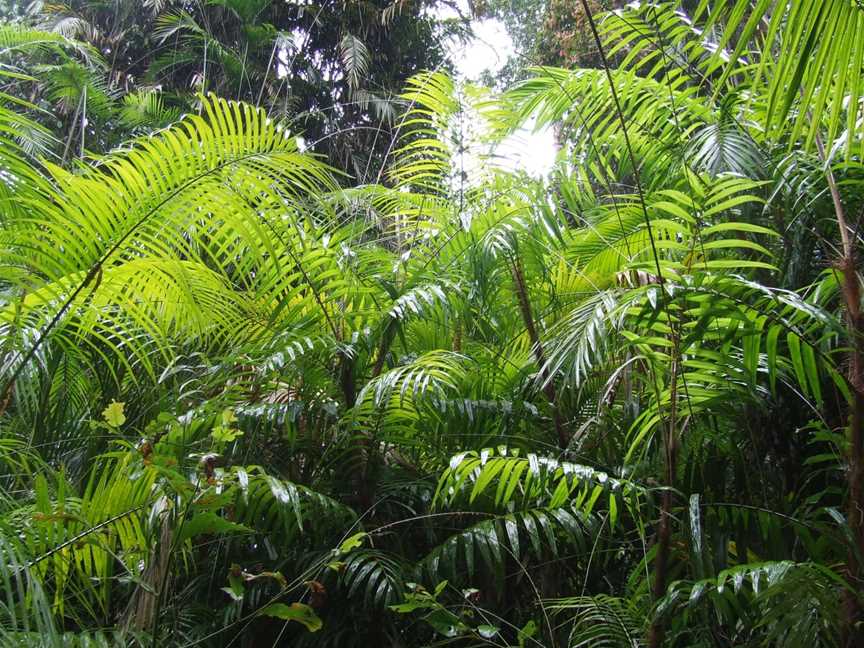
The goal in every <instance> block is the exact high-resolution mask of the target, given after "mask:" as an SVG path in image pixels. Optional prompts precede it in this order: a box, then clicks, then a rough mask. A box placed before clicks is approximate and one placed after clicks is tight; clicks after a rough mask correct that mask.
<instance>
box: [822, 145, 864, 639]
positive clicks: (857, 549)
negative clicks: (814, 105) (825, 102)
mask: <svg viewBox="0 0 864 648" xmlns="http://www.w3.org/2000/svg"><path fill="white" fill-rule="evenodd" d="M816 150H817V151H818V152H819V159H820V160H821V161H822V163H823V164H824V165H825V179H826V180H827V181H828V189H830V191H831V200H832V202H833V203H834V216H835V218H836V219H837V227H838V229H839V230H840V242H841V245H842V252H843V256H842V258H841V259H840V261H839V262H838V264H837V267H838V269H839V270H840V271H841V272H842V273H843V277H842V286H841V289H842V292H843V302H844V305H845V306H846V331H847V335H848V338H849V349H850V351H849V356H850V357H849V370H848V373H847V375H846V379H847V381H848V382H849V385H850V386H851V388H852V407H851V409H850V411H849V457H848V462H849V465H848V469H847V475H846V479H847V485H848V487H849V495H848V500H847V508H846V511H847V517H848V523H849V533H850V535H851V540H852V544H851V545H850V546H849V550H848V552H847V558H846V578H847V580H848V582H849V586H850V589H851V591H850V590H846V589H844V590H843V619H842V621H843V623H842V637H841V643H842V645H843V646H845V647H846V648H859V647H864V609H862V606H861V600H860V598H859V596H860V595H859V592H862V591H864V564H862V558H861V557H862V556H864V429H862V428H864V318H862V315H861V284H860V282H859V281H858V267H857V263H856V255H855V241H854V238H853V236H852V230H851V229H850V227H849V223H848V222H847V221H846V211H845V209H844V208H843V200H842V198H841V196H840V190H839V188H838V187H837V182H836V181H835V179H834V172H833V171H832V170H831V165H830V161H829V160H828V157H827V155H826V154H825V146H824V145H823V144H822V139H821V138H820V137H818V136H817V137H816Z"/></svg>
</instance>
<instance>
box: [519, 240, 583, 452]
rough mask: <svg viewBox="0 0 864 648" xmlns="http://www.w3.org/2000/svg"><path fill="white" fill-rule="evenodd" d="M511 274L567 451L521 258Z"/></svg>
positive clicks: (559, 437) (565, 434)
mask: <svg viewBox="0 0 864 648" xmlns="http://www.w3.org/2000/svg"><path fill="white" fill-rule="evenodd" d="M511 272H512V273H513V284H514V286H515V288H516V299H517V300H518V301H519V311H520V312H521V313H522V322H523V323H524V324H525V329H526V330H527V331H528V337H529V339H530V340H531V347H532V349H533V350H534V361H535V362H536V363H537V366H538V368H539V369H540V378H541V379H542V380H543V393H544V394H545V395H546V398H547V400H548V401H549V404H550V405H551V406H552V421H553V422H554V425H555V434H556V435H557V437H558V447H559V448H561V449H562V450H565V449H566V448H567V445H568V443H569V439H568V437H567V431H566V430H565V428H564V422H563V420H562V419H561V412H559V411H558V400H557V394H556V393H555V385H554V384H552V381H551V380H549V373H548V371H547V370H546V355H545V354H544V353H543V345H542V344H541V342H540V336H539V335H538V334H537V327H536V326H535V324H534V315H533V314H532V312H531V302H530V301H529V300H528V288H527V286H526V285H525V275H524V274H523V272H522V267H521V266H520V264H519V258H518V257H516V256H515V255H514V257H513V259H512V263H511Z"/></svg>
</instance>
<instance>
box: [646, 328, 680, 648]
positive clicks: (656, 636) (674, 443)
mask: <svg viewBox="0 0 864 648" xmlns="http://www.w3.org/2000/svg"><path fill="white" fill-rule="evenodd" d="M677 421H678V341H677V337H676V339H675V341H674V345H673V356H672V382H671V383H670V386H669V419H668V421H667V425H666V427H665V431H664V434H663V452H664V464H665V466H664V467H665V473H666V474H665V480H664V481H665V484H664V486H665V489H664V490H663V497H662V499H661V502H660V525H659V527H658V529H657V554H656V555H655V557H654V583H653V584H652V588H651V593H652V595H653V597H654V600H655V601H659V600H660V599H661V598H662V597H663V595H664V594H666V586H667V585H668V580H669V579H668V571H669V553H670V551H669V550H670V547H671V546H672V486H673V485H674V484H675V471H676V468H677V463H678V422H677ZM665 635H666V628H665V625H664V624H663V622H662V621H659V620H655V621H654V622H652V623H651V628H650V629H649V631H648V646H649V648H660V646H662V645H663V638H664V636H665Z"/></svg>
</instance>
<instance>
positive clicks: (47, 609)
mask: <svg viewBox="0 0 864 648" xmlns="http://www.w3.org/2000/svg"><path fill="white" fill-rule="evenodd" d="M681 4H682V6H680V7H679V6H678V4H677V3H656V4H655V3H642V4H640V5H634V6H629V7H628V8H626V9H623V10H619V11H616V12H614V13H608V14H604V15H597V16H594V17H593V18H594V19H593V21H591V22H592V27H593V23H595V22H596V26H597V30H598V33H597V37H598V39H599V40H598V41H597V46H598V48H600V47H601V43H602V48H601V49H600V50H599V51H600V52H602V57H601V58H602V59H603V60H605V61H606V62H607V63H606V64H607V66H608V67H606V68H599V69H581V70H565V69H557V68H534V69H531V70H530V71H528V72H527V76H526V78H525V80H524V81H522V82H520V83H518V84H516V85H515V86H514V87H512V88H511V89H509V90H508V91H506V92H504V93H503V94H493V93H491V92H490V91H488V90H485V89H482V88H478V87H474V86H471V85H469V84H465V83H461V82H455V81H453V80H451V79H450V78H448V76H446V75H445V74H443V73H440V72H428V73H423V74H420V75H417V76H415V77H413V78H412V80H411V81H410V82H409V84H408V87H407V88H406V90H405V93H404V94H403V95H402V97H401V98H400V101H399V104H398V105H399V107H400V111H401V112H400V115H399V117H398V118H397V121H396V128H395V132H396V134H397V136H396V138H395V139H394V141H393V142H392V143H391V146H390V147H389V149H388V150H387V155H386V160H385V161H384V167H383V168H382V169H381V173H380V174H379V175H378V181H377V182H376V183H374V184H356V183H353V182H351V181H350V178H349V179H347V180H346V177H345V176H344V175H342V174H341V173H340V171H339V170H337V169H334V168H331V167H330V166H328V165H327V164H325V163H324V161H323V160H322V159H321V158H320V157H317V156H316V155H315V154H314V153H312V152H310V151H305V150H301V148H300V147H299V146H298V141H297V138H296V133H295V132H293V130H292V129H291V126H290V125H288V124H283V123H281V122H280V121H279V120H278V119H273V118H270V117H268V115H267V113H266V111H265V110H263V109H261V108H256V107H255V106H254V105H252V104H248V103H237V102H233V101H228V100H227V99H222V98H217V97H216V96H214V95H206V96H205V95H200V96H199V97H198V99H197V101H198V108H199V109H198V110H197V111H196V112H195V113H194V114H190V115H186V116H183V117H182V118H179V116H178V119H177V120H176V121H174V123H172V124H171V125H169V126H167V127H164V128H160V129H159V130H154V131H153V132H152V133H150V134H147V135H143V136H141V137H138V138H137V139H132V140H130V141H129V142H127V143H126V144H124V145H122V146H120V147H119V148H116V149H114V150H112V151H111V152H109V153H107V154H104V155H95V154H94V155H92V156H84V157H83V158H82V159H80V160H79V159H74V160H71V161H69V162H68V163H66V160H65V159H64V161H63V162H60V161H58V160H54V161H53V162H52V161H51V160H52V158H51V157H50V156H49V155H47V154H46V153H45V149H44V148H43V146H42V144H43V142H44V141H47V140H48V139H49V134H48V133H46V132H45V131H44V129H43V128H42V127H41V126H39V125H38V124H37V122H36V121H33V119H31V118H32V117H33V109H34V107H33V106H31V105H29V104H28V103H27V102H26V101H25V100H24V99H23V98H22V97H13V96H11V95H8V94H7V95H5V96H4V97H3V107H2V109H0V168H2V171H0V178H2V182H0V201H2V206H0V255H2V256H0V273H2V274H0V291H2V292H0V367H2V374H0V376H2V377H0V412H2V414H0V466H2V470H0V472H2V476H0V554H2V560H0V580H2V586H0V641H2V643H3V645H10V646H17V645H27V646H36V645H38V646H58V647H59V646H78V645H81V646H89V645H93V646H107V645H110V646H114V645H118V646H119V645H124V646H125V645H142V646H143V645H147V646H250V647H251V646H268V645H274V646H277V645H286V646H287V645H291V646H304V645H315V646H340V647H341V646H353V645H357V646H379V645H380V646H391V645H392V646H426V645H445V644H446V645H459V646H469V645H496V646H520V648H521V647H528V646H549V647H553V646H641V645H646V646H661V645H663V646H731V645H741V646H744V645H747V646H751V645H752V646H756V645H760V646H763V645H764V646H802V647H808V648H809V647H812V646H833V645H846V646H858V645H862V639H861V636H862V632H864V627H862V624H864V616H862V612H861V610H862V600H861V597H862V594H861V592H862V589H864V588H862V575H864V567H862V564H864V555H862V551H864V520H862V515H861V510H862V506H864V466H862V461H864V457H862V426H864V376H862V370H864V355H862V354H864V349H862V346H861V344H862V343H861V341H860V339H861V338H860V336H861V332H862V329H864V320H862V316H861V314H860V276H859V272H858V267H857V250H858V247H859V237H860V234H861V232H860V221H861V214H862V208H864V200H862V198H864V184H862V178H864V175H862V166H861V156H862V151H864V137H862V116H864V111H862V88H864V85H862V82H861V78H862V61H864V46H862V44H864V10H862V8H861V7H860V5H858V4H856V3H854V2H850V1H849V0H792V1H791V2H789V3H788V6H787V3H785V2H784V3H779V2H775V1H774V0H756V1H754V2H750V1H748V0H738V1H737V2H725V3H724V2H717V3H712V2H702V3H699V4H698V5H697V6H694V5H695V3H681ZM0 40H2V41H3V43H4V46H5V48H6V49H5V50H4V53H6V54H8V53H9V52H14V54H15V60H16V61H17V63H16V66H19V65H24V64H25V63H26V61H27V57H28V56H31V55H32V56H35V54H33V52H34V51H36V50H39V51H42V50H44V49H45V48H49V49H52V48H57V51H67V50H69V48H72V45H73V44H72V42H71V41H68V40H67V39H65V38H63V37H61V36H57V35H56V34H47V33H43V32H38V31H36V30H33V29H29V28H27V29H25V28H21V27H17V26H13V25H7V26H4V27H2V28H0ZM73 49H74V48H73ZM16 66H13V65H8V66H6V67H4V68H3V69H2V70H0V74H2V75H4V78H5V79H7V81H8V82H9V83H19V82H20V81H21V78H22V77H21V74H22V72H21V70H22V69H25V68H24V67H16ZM25 67H26V66H25ZM532 120H533V121H532ZM526 123H535V124H536V125H537V126H538V127H545V126H553V127H554V128H555V129H556V133H557V135H558V139H559V141H560V142H561V144H562V148H561V152H560V155H559V162H558V165H557V167H556V169H555V171H554V172H553V173H552V175H551V176H550V177H549V178H547V179H545V180H542V181H541V180H537V179H532V178H529V177H527V176H526V175H524V174H521V173H519V172H513V171H506V170H503V169H502V168H501V167H500V165H498V164H497V162H496V159H495V156H494V155H491V154H490V152H492V151H494V144H495V142H498V141H500V140H501V139H503V138H505V137H507V136H508V135H509V134H510V133H512V132H514V131H516V130H518V129H519V128H520V127H521V126H522V125H523V124H526ZM159 126H160V127H161V126H162V125H161V124H159ZM64 157H65V156H64Z"/></svg>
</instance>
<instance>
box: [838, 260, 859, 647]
mask: <svg viewBox="0 0 864 648" xmlns="http://www.w3.org/2000/svg"><path fill="white" fill-rule="evenodd" d="M842 270H843V298H844V301H845V302H846V322H847V328H848V330H849V338H850V348H851V351H850V354H851V358H850V359H849V360H850V362H849V375H848V380H849V383H850V384H851V386H852V408H851V411H850V412H849V467H848V483H849V500H848V508H847V515H848V519H849V531H850V533H851V536H852V546H850V547H849V551H848V557H847V561H846V562H847V570H848V574H847V579H848V580H849V585H850V586H851V591H848V590H844V592H843V597H844V600H843V610H844V619H843V644H844V646H847V647H849V648H853V647H856V648H857V647H860V646H864V610H862V608H861V600H860V598H859V597H860V595H861V592H864V565H862V559H861V557H862V556H864V430H862V428H864V348H862V335H864V321H862V316H861V286H860V284H859V282H858V273H857V272H856V267H855V259H854V258H853V257H847V258H845V259H843V260H842Z"/></svg>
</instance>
